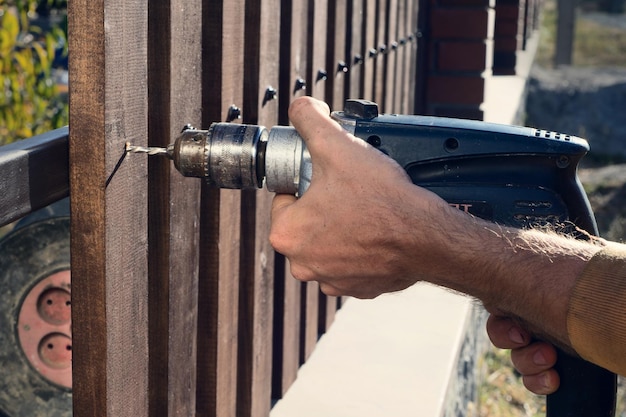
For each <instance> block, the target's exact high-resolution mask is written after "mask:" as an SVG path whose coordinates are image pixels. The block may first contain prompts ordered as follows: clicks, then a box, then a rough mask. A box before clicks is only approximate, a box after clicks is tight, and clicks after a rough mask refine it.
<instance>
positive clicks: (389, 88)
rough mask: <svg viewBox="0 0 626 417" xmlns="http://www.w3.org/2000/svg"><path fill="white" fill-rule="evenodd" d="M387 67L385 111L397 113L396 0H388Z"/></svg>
mask: <svg viewBox="0 0 626 417" xmlns="http://www.w3.org/2000/svg"><path fill="white" fill-rule="evenodd" d="M387 21H388V24H387V32H386V39H387V41H386V44H387V67H386V74H387V77H386V79H385V82H386V86H385V91H384V95H385V112H387V113H398V112H399V111H400V109H399V106H397V104H396V93H397V90H396V86H397V84H398V79H397V72H396V68H397V65H398V48H399V45H398V0H388V11H387Z"/></svg>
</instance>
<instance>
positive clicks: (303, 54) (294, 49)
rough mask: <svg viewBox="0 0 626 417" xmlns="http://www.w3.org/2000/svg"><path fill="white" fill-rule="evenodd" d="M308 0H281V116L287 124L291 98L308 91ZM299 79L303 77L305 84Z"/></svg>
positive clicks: (279, 112)
mask: <svg viewBox="0 0 626 417" xmlns="http://www.w3.org/2000/svg"><path fill="white" fill-rule="evenodd" d="M307 3H308V2H306V1H296V2H294V1H292V0H281V14H280V33H281V35H280V88H279V89H278V96H279V103H278V105H279V111H278V117H279V122H280V124H281V125H288V124H289V118H288V114H287V113H288V109H289V104H290V103H291V101H292V100H293V99H294V98H296V97H300V96H303V95H305V94H306V93H307V88H311V87H310V86H307V85H306V80H307V50H306V48H307V45H306V42H307V32H306V30H307V16H308V4H307ZM300 81H304V84H305V88H298V87H299V86H301V83H300Z"/></svg>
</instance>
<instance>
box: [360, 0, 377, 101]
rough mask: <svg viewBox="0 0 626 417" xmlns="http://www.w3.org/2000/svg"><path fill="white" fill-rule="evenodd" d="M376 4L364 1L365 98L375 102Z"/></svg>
mask: <svg viewBox="0 0 626 417" xmlns="http://www.w3.org/2000/svg"><path fill="white" fill-rule="evenodd" d="M376 2H377V0H363V12H364V14H365V26H364V29H363V39H364V43H365V50H364V53H365V54H364V56H363V60H364V61H363V63H364V69H363V98H364V99H366V100H375V98H376V97H375V96H374V82H375V76H376V75H375V71H376V57H377V56H378V49H377V45H376V31H377V29H376Z"/></svg>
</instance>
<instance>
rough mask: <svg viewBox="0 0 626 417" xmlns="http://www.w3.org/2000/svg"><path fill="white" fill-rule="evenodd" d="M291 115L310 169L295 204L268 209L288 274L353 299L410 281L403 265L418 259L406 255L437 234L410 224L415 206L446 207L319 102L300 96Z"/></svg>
mask: <svg viewBox="0 0 626 417" xmlns="http://www.w3.org/2000/svg"><path fill="white" fill-rule="evenodd" d="M289 118H290V120H291V122H292V123H293V125H294V126H295V128H296V129H297V130H298V132H299V133H300V135H301V136H302V137H303V139H304V141H305V143H306V146H307V148H308V149H309V151H310V153H311V159H312V164H313V176H312V181H311V186H310V187H309V189H308V190H307V192H306V193H305V194H304V195H303V196H302V197H301V198H300V199H299V200H297V199H296V198H295V197H293V196H289V195H277V196H276V197H275V198H274V202H273V207H272V229H271V233H270V241H271V243H272V245H273V246H274V248H275V249H276V250H277V251H278V252H280V253H282V254H284V255H285V256H287V257H288V258H289V260H290V263H291V271H292V274H293V276H294V277H296V278H298V279H300V280H304V281H308V280H316V281H318V282H319V283H320V288H321V290H322V291H323V292H325V293H326V294H329V295H351V296H355V297H359V298H372V297H376V296H378V295H380V294H382V293H385V292H392V291H398V290H402V289H404V288H406V287H408V286H410V285H411V284H413V283H414V282H416V280H417V277H416V276H415V273H414V271H412V269H414V268H412V266H411V265H410V262H408V261H412V260H413V258H415V257H418V258H420V257H421V256H423V254H419V253H416V254H414V256H407V254H406V251H407V249H410V248H413V247H415V244H414V243H415V242H414V240H416V239H418V240H419V239H422V240H425V236H428V235H430V234H432V233H434V232H435V231H434V230H431V229H432V227H431V226H429V225H428V224H424V225H419V224H417V225H416V224H415V223H416V221H417V220H420V219H424V216H417V215H416V214H415V207H414V206H416V205H417V206H418V207H421V210H422V211H424V212H428V211H433V210H441V209H442V207H443V209H444V210H450V208H449V207H448V206H447V204H446V203H445V202H443V200H441V199H440V198H439V197H438V196H436V195H435V194H433V193H430V192H429V191H427V190H423V189H421V188H418V187H415V186H414V185H413V184H412V182H411V180H410V178H409V177H408V175H407V174H406V172H405V171H404V170H403V169H402V168H401V167H400V166H399V165H398V164H397V163H396V162H395V161H393V160H392V159H391V158H389V157H387V156H386V155H384V154H383V153H381V152H380V151H378V150H376V149H374V148H372V147H371V146H370V145H368V144H367V143H365V142H364V141H362V140H360V139H357V138H355V137H354V136H352V135H351V134H349V133H347V132H346V131H345V130H344V129H342V128H341V126H339V124H337V123H336V122H335V121H334V120H332V119H331V118H330V111H329V109H328V107H327V106H326V104H324V103H323V102H321V101H317V100H314V99H312V98H310V97H303V98H300V99H298V100H296V101H294V102H293V103H292V105H291V107H290V108H289ZM416 196H418V199H416ZM420 197H421V198H420ZM364 216H366V217H364ZM424 220H426V221H427V219H424ZM418 232H419V233H418ZM420 235H423V236H420ZM427 245H428V244H427V242H424V243H423V244H422V246H427ZM431 263H432V262H431Z"/></svg>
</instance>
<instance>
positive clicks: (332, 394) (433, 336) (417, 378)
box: [270, 283, 472, 417]
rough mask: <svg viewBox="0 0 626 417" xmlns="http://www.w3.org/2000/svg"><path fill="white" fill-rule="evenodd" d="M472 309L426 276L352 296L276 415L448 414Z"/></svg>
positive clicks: (466, 301)
mask: <svg viewBox="0 0 626 417" xmlns="http://www.w3.org/2000/svg"><path fill="white" fill-rule="evenodd" d="M471 309H472V302H471V300H470V299H469V298H467V297H463V296H460V295H457V294H453V293H451V292H449V291H446V290H443V289H440V288H437V287H434V286H431V285H428V284H423V283H420V284H417V285H415V286H413V287H411V288H409V289H407V290H405V291H403V292H400V293H395V294H386V295H383V296H380V297H378V298H376V299H374V300H357V299H350V300H348V301H347V302H346V304H345V306H344V307H342V309H341V310H340V311H339V312H338V313H337V317H336V319H335V323H333V325H332V326H331V328H330V330H329V332H328V333H326V334H325V335H324V336H323V337H322V338H321V339H320V341H319V343H318V345H317V347H316V348H315V351H314V352H313V354H312V356H311V358H310V359H309V361H307V363H306V364H305V365H304V366H302V368H301V369H300V371H299V374H298V378H297V379H296V382H295V383H294V385H293V386H292V387H291V388H290V389H289V391H288V392H287V394H286V395H285V397H284V398H283V399H282V400H281V401H279V402H278V403H277V404H276V406H275V407H274V409H273V410H272V412H271V414H270V416H271V417H287V416H289V417H293V416H298V417H308V416H310V417H322V416H324V417H334V416H337V417H339V416H341V417H352V416H353V417H368V416H372V417H373V416H377V417H380V416H393V417H402V416H407V417H408V416H438V415H441V413H442V409H443V408H444V404H445V401H446V393H447V391H448V385H449V382H450V378H451V377H454V378H456V365H457V358H458V356H459V349H460V346H461V343H462V342H463V340H464V338H465V333H466V331H465V330H466V325H467V318H468V317H469V312H470V311H471Z"/></svg>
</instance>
